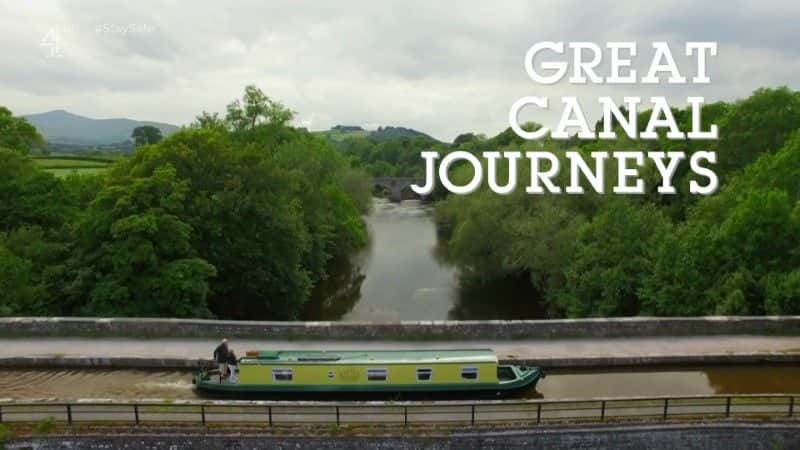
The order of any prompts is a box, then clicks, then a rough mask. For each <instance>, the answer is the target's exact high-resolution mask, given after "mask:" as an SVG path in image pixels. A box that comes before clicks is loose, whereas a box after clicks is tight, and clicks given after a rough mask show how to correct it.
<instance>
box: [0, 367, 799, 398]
mask: <svg viewBox="0 0 800 450" xmlns="http://www.w3.org/2000/svg"><path fill="white" fill-rule="evenodd" d="M191 377H192V373H191V372H188V371H147V370H99V369H98V370H85V369H84V370H18V369H13V370H12V369H3V370H0V397H2V398H13V399H18V400H21V399H43V398H52V399H60V400H75V399H80V398H94V399H101V398H102V399H120V400H122V399H132V398H135V399H139V400H142V399H169V400H180V399H184V400H186V399H195V398H197V397H196V395H195V393H194V391H193V390H192V383H191ZM798 393H800V366H786V365H759V366H719V367H712V368H705V369H697V368H681V367H675V368H663V369H658V370H634V369H614V370H607V371H602V370H581V371H556V372H552V373H550V374H548V376H547V377H546V378H545V379H543V380H541V381H540V382H539V384H538V385H537V387H536V389H535V390H530V391H528V392H525V393H524V396H525V397H527V398H545V399H552V400H555V399H575V398H592V397H632V396H668V395H711V394H798Z"/></svg>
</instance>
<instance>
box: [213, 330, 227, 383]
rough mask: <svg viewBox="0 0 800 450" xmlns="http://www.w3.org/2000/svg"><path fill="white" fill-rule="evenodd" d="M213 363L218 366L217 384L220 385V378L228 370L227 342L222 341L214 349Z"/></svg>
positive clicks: (225, 340)
mask: <svg viewBox="0 0 800 450" xmlns="http://www.w3.org/2000/svg"><path fill="white" fill-rule="evenodd" d="M214 361H216V363H217V365H218V366H219V382H220V383H222V378H223V377H224V376H225V374H226V372H227V369H228V340H227V339H223V340H222V342H221V343H220V344H219V345H218V346H217V348H215V349H214Z"/></svg>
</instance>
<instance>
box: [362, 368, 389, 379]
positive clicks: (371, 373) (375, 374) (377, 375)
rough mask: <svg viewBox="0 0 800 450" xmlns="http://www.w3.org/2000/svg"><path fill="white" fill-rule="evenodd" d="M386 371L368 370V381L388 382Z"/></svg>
mask: <svg viewBox="0 0 800 450" xmlns="http://www.w3.org/2000/svg"><path fill="white" fill-rule="evenodd" d="M387 377H388V374H387V371H386V369H367V381H386V378H387Z"/></svg>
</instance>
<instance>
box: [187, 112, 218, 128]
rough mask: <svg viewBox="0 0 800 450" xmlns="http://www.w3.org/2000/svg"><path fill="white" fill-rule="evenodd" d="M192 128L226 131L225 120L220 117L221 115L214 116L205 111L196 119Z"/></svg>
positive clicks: (215, 114) (214, 114)
mask: <svg viewBox="0 0 800 450" xmlns="http://www.w3.org/2000/svg"><path fill="white" fill-rule="evenodd" d="M192 127H193V128H209V129H217V130H223V129H225V120H223V119H222V118H220V117H219V113H213V114H212V113H210V112H208V111H203V112H202V113H200V115H199V116H197V117H195V121H194V122H193V123H192Z"/></svg>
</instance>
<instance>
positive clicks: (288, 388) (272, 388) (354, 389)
mask: <svg viewBox="0 0 800 450" xmlns="http://www.w3.org/2000/svg"><path fill="white" fill-rule="evenodd" d="M505 367H508V368H510V369H511V371H512V372H513V373H514V374H515V375H516V378H515V379H511V380H503V381H499V382H497V383H469V384H466V383H453V384H446V383H437V384H432V383H419V384H383V385H379V384H369V385H364V384H350V385H331V384H291V385H275V384H237V383H230V382H227V381H223V382H220V381H219V378H218V375H217V371H216V370H204V371H200V372H198V374H197V375H196V376H195V377H194V379H193V380H192V382H193V383H194V384H195V390H196V391H197V392H198V393H200V394H205V395H213V396H232V397H233V396H235V397H247V396H250V395H252V396H269V395H279V396H282V397H291V396H294V395H297V396H317V395H318V396H323V395H328V394H333V395H337V394H338V395H340V396H341V395H347V394H354V395H363V394H374V395H392V394H401V395H402V394H433V393H437V394H445V395H447V394H458V395H464V396H469V395H470V394H473V395H480V394H489V395H493V396H503V395H511V394H514V393H517V392H520V391H523V390H527V389H533V388H535V386H536V383H537V382H538V381H539V380H540V379H541V378H544V374H543V373H542V371H541V369H539V368H538V367H531V368H528V367H518V366H505Z"/></svg>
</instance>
